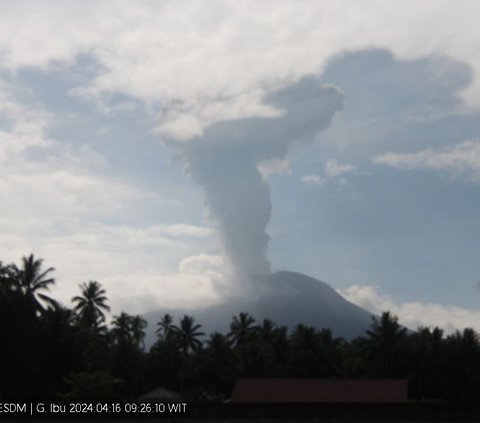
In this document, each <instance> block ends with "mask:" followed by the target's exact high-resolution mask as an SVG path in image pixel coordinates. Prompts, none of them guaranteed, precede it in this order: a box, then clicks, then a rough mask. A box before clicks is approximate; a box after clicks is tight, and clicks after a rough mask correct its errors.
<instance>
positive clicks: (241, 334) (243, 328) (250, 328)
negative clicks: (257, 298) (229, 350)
mask: <svg viewBox="0 0 480 423" xmlns="http://www.w3.org/2000/svg"><path fill="white" fill-rule="evenodd" d="M255 330H256V326H255V319H254V318H253V317H252V316H250V314H248V313H243V312H242V313H240V314H239V315H238V316H233V318H232V323H230V332H229V333H228V337H229V338H230V339H231V341H232V343H233V345H235V346H240V345H241V344H242V343H243V342H244V341H245V339H246V338H247V336H248V335H249V334H252V333H253V332H255Z"/></svg>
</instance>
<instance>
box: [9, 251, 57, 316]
mask: <svg viewBox="0 0 480 423" xmlns="http://www.w3.org/2000/svg"><path fill="white" fill-rule="evenodd" d="M42 264H43V260H42V259H35V257H34V255H33V254H30V256H28V257H22V266H21V267H20V268H17V267H15V279H16V280H17V283H18V286H19V288H20V290H21V292H22V293H23V295H24V296H25V297H26V298H27V300H28V301H29V302H30V303H31V304H32V307H33V310H34V311H35V312H44V311H45V309H46V308H47V307H48V306H54V305H55V301H54V300H53V299H52V298H50V297H49V296H47V295H45V294H43V293H42V291H49V290H50V288H49V286H50V285H53V284H54V283H55V279H54V278H51V277H48V274H49V273H50V272H53V271H54V270H55V269H54V268H53V267H49V268H48V269H46V270H43V269H42ZM44 304H47V307H46V306H44Z"/></svg>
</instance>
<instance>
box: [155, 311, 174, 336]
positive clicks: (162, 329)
mask: <svg viewBox="0 0 480 423" xmlns="http://www.w3.org/2000/svg"><path fill="white" fill-rule="evenodd" d="M157 326H158V328H157V330H156V331H155V333H156V335H157V336H158V337H159V338H161V339H166V338H167V337H168V336H169V335H170V333H171V330H172V326H173V318H172V316H171V315H170V314H168V313H166V314H164V315H163V317H162V318H161V319H160V321H159V322H158V323H157Z"/></svg>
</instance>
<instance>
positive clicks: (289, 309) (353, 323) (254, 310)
mask: <svg viewBox="0 0 480 423" xmlns="http://www.w3.org/2000/svg"><path fill="white" fill-rule="evenodd" d="M253 282H254V284H253V286H254V287H255V288H254V289H253V291H254V292H253V295H252V296H251V299H230V300H227V301H226V302H224V303H222V304H218V305H215V306H212V307H209V308H208V309H204V310H201V309H199V310H195V309H183V310H182V309H162V310H159V311H157V312H153V313H148V314H147V315H146V318H147V320H148V321H149V331H148V333H147V342H146V343H147V345H151V344H152V343H153V342H154V339H155V336H154V331H155V329H156V322H158V320H159V319H160V317H161V316H162V315H163V314H165V313H167V312H168V313H170V314H172V316H174V318H175V319H177V318H178V317H179V316H181V315H183V314H191V315H193V316H194V317H195V319H196V321H197V322H198V323H200V324H201V325H202V330H203V331H204V332H205V333H207V334H208V333H211V332H214V331H218V332H222V333H227V332H228V330H229V326H230V322H231V320H232V316H234V315H237V314H238V313H240V312H242V311H243V312H248V313H250V314H251V315H253V316H254V317H255V318H256V319H257V321H261V320H263V319H265V318H269V319H271V320H273V321H274V322H275V323H277V324H279V325H286V326H288V327H289V328H290V329H292V328H294V327H295V326H296V325H297V324H298V323H303V324H305V325H308V326H315V327H317V328H323V327H328V328H330V329H331V330H332V332H333V334H334V335H335V336H342V337H344V338H347V339H350V338H353V337H355V336H357V335H362V334H363V333H364V331H365V330H366V329H367V328H368V327H369V325H370V324H371V322H372V314H371V313H369V312H368V311H366V310H364V309H363V308H361V307H358V306H356V305H355V304H352V303H350V302H348V301H347V300H345V298H343V297H342V296H341V295H340V294H338V293H337V292H336V291H335V290H334V289H333V288H332V287H331V286H330V285H328V284H326V283H325V282H321V281H319V280H318V279H315V278H311V277H309V276H306V275H303V274H301V273H295V272H286V271H284V272H277V273H272V274H269V275H264V276H261V277H256V278H254V281H253Z"/></svg>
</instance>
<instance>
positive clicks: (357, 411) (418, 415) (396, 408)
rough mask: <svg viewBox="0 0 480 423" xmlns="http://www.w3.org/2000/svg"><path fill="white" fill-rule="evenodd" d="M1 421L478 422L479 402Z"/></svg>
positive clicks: (205, 408) (218, 408)
mask: <svg viewBox="0 0 480 423" xmlns="http://www.w3.org/2000/svg"><path fill="white" fill-rule="evenodd" d="M0 421H1V422H7V421H8V422H10V421H12V422H13V421H39V422H40V421H43V422H48V421H62V422H68V421H76V422H79V421H84V422H97V421H98V422H101V421H104V422H105V421H109V422H110V421H116V422H141V421H144V422H154V421H158V422H178V423H180V422H194V421H199V422H204V423H208V422H236V423H243V422H254V423H255V422H265V423H267V422H275V421H288V422H300V421H310V422H331V423H334V422H344V421H348V422H378V423H380V422H391V421H394V422H433V421H435V422H478V421H480V405H459V404H419V403H404V404H352V403H347V404H345V403H344V404H333V403H330V404H297V403H291V404H265V403H257V404H190V405H189V406H188V408H187V413H186V414H181V415H180V414H178V415H177V416H166V415H163V416H162V415H153V414H151V415H129V416H127V415H124V414H123V415H115V416H113V415H109V416H106V415H104V416H94V417H92V416H81V415H77V416H76V417H71V416H69V417H67V418H66V417H65V416H61V415H57V416H56V417H53V416H51V415H49V416H44V417H43V418H40V417H38V418H34V419H31V418H18V417H17V418H12V417H11V416H10V417H7V416H5V415H3V416H2V415H0Z"/></svg>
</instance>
